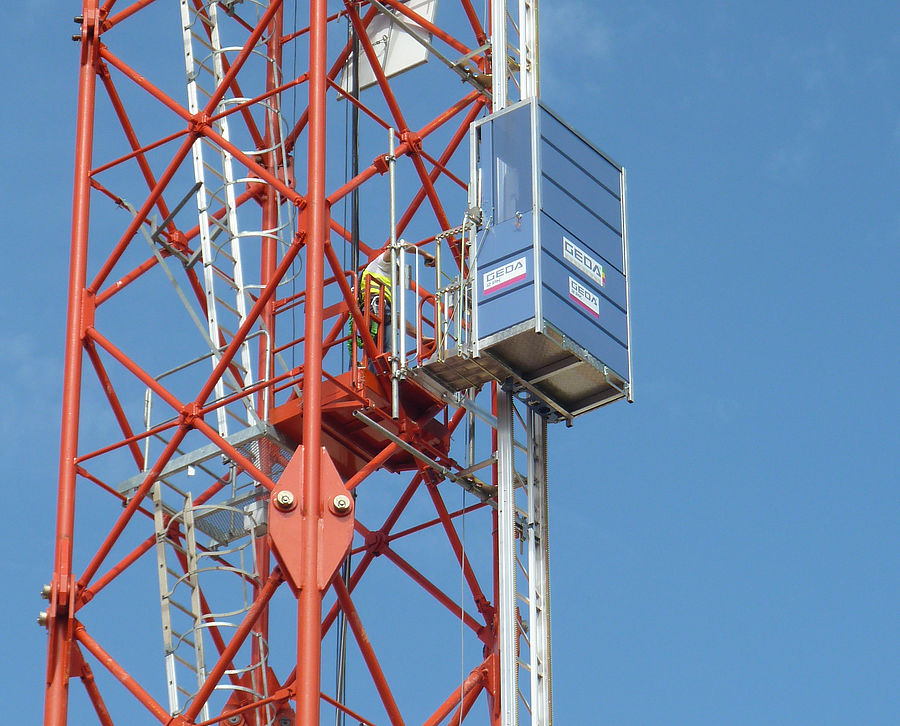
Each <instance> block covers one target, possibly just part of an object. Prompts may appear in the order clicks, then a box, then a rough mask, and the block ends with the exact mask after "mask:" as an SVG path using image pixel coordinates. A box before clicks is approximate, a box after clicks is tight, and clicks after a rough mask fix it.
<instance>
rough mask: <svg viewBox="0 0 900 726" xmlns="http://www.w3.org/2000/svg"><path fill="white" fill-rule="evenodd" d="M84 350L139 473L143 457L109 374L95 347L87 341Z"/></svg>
mask: <svg viewBox="0 0 900 726" xmlns="http://www.w3.org/2000/svg"><path fill="white" fill-rule="evenodd" d="M84 348H85V350H86V351H87V354H88V357H89V358H90V359H91V364H92V365H93V366H94V371H95V372H96V373H97V378H98V380H99V381H100V386H101V387H102V388H103V393H104V394H105V395H106V400H107V401H109V406H110V408H112V410H113V415H114V416H115V418H116V422H117V423H118V424H119V429H121V431H122V433H123V434H124V435H125V438H126V440H129V444H128V449H129V451H131V456H132V457H133V458H134V463H135V464H137V468H138V471H140V470H141V469H143V468H144V455H143V454H142V453H141V449H140V447H139V446H138V445H137V442H136V441H135V440H134V431H132V429H131V424H129V423H128V417H127V416H126V415H125V410H124V409H123V408H122V404H121V402H120V401H119V397H118V396H117V395H116V390H115V388H113V384H112V381H110V380H109V374H107V372H106V368H104V367H103V361H101V360H100V356H99V355H97V348H96V346H95V345H94V344H93V343H92V342H91V341H87V342H86V343H85V346H84Z"/></svg>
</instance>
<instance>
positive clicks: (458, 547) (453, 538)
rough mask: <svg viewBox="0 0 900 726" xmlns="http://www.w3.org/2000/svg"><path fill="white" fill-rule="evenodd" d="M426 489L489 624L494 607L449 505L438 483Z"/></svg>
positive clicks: (476, 602) (473, 594)
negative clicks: (454, 524) (477, 573)
mask: <svg viewBox="0 0 900 726" xmlns="http://www.w3.org/2000/svg"><path fill="white" fill-rule="evenodd" d="M425 489H426V490H427V491H428V494H429V496H430V497H431V501H432V502H433V503H434V508H435V510H436V511H437V514H438V517H439V518H440V520H441V524H442V525H443V527H444V533H445V534H446V535H447V539H448V540H449V541H450V546H451V547H452V548H453V554H454V555H455V556H456V561H457V562H459V566H460V567H461V568H462V570H463V573H464V575H465V580H466V584H467V585H468V586H469V591H470V592H471V593H472V599H473V600H474V601H475V605H476V606H477V607H478V610H479V612H481V613H482V615H483V616H484V618H485V623H486V624H488V625H489V624H490V618H491V615H493V608H492V607H491V606H490V603H489V602H488V599H487V597H485V594H484V591H483V590H482V589H481V584H480V583H479V582H478V578H477V577H476V576H475V571H474V570H473V569H472V563H471V561H470V560H469V558H468V557H467V556H466V553H465V550H464V549H463V546H462V542H461V541H460V539H459V533H458V532H457V531H456V527H454V526H453V522H451V521H450V514H449V513H448V512H447V505H446V504H445V503H444V499H443V498H442V497H441V494H440V492H439V491H438V488H437V485H434V484H430V485H428V486H427V487H425Z"/></svg>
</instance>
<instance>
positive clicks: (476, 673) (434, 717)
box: [422, 663, 484, 726]
mask: <svg viewBox="0 0 900 726" xmlns="http://www.w3.org/2000/svg"><path fill="white" fill-rule="evenodd" d="M483 687H484V664H483V663H482V664H481V665H479V666H478V667H476V668H475V669H474V670H472V672H471V673H469V675H468V676H467V677H466V680H465V681H463V682H462V683H461V684H460V685H459V686H457V687H456V688H454V689H453V692H452V693H451V694H450V695H449V696H447V699H446V700H445V701H444V702H443V703H442V704H441V705H440V706H438V709H437V710H436V711H435V712H434V713H433V714H431V716H429V717H428V718H427V719H425V721H423V722H422V726H438V724H439V723H441V721H443V720H444V719H445V718H447V715H448V714H449V713H450V712H451V711H452V710H453V709H454V708H456V707H457V706H458V705H459V703H460V701H462V700H463V699H464V698H465V697H466V696H468V695H469V694H470V693H471V692H472V691H473V690H475V689H479V690H480V689H481V688H483Z"/></svg>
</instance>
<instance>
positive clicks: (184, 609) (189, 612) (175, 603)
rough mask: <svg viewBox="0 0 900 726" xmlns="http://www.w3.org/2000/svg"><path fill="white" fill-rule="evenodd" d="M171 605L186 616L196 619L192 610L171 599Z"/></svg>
mask: <svg viewBox="0 0 900 726" xmlns="http://www.w3.org/2000/svg"><path fill="white" fill-rule="evenodd" d="M169 604H171V605H174V606H175V607H176V608H177V609H178V610H181V612H183V613H184V614H185V615H187V616H188V617H190V618H194V617H196V616H195V615H194V611H193V610H191V608H188V607H185V606H184V605H182V604H181V603H177V602H175V601H174V600H172V599H169Z"/></svg>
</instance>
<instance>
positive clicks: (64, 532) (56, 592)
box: [44, 0, 100, 726]
mask: <svg viewBox="0 0 900 726" xmlns="http://www.w3.org/2000/svg"><path fill="white" fill-rule="evenodd" d="M98 5H99V2H98V0H84V4H83V5H82V18H83V20H82V23H81V58H80V69H79V73H78V111H77V118H78V121H77V124H78V125H77V130H76V136H75V181H74V191H73V199H72V241H71V248H70V253H69V300H68V310H67V313H66V352H65V364H64V366H65V368H64V378H63V402H62V432H61V436H60V451H59V485H58V494H57V505H56V544H55V551H54V562H53V580H52V582H51V586H50V587H51V591H50V608H49V610H48V622H47V626H48V630H49V636H50V642H49V645H48V649H47V650H48V655H47V690H46V693H45V697H44V723H45V724H46V725H47V726H63V724H65V723H66V712H67V710H68V699H69V675H70V673H69V670H70V660H71V648H72V639H73V625H74V615H75V582H74V579H73V577H72V537H73V534H74V527H75V479H76V473H75V458H76V456H77V454H78V420H79V409H80V405H81V366H82V336H83V327H84V313H85V307H86V306H87V305H92V304H93V300H92V298H88V296H87V295H86V291H85V283H86V277H87V242H88V227H89V220H90V193H91V186H90V182H91V180H90V170H91V160H92V156H91V150H92V144H93V136H94V134H93V131H94V101H95V92H96V86H97V75H96V70H97V62H98V59H99V53H98V50H99V43H100V40H99V38H98V37H97V33H98V31H99V27H100V16H99V7H98Z"/></svg>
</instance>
